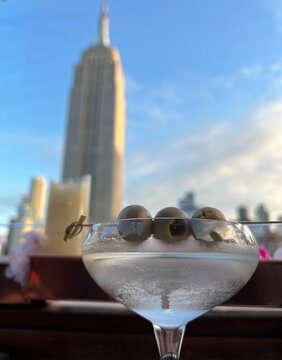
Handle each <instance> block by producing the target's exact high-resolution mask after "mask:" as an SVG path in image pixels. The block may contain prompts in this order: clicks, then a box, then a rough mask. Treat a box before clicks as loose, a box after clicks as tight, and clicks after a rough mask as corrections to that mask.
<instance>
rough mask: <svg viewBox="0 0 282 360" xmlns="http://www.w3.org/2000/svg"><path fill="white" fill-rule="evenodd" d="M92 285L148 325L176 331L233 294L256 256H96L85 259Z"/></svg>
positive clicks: (177, 254) (200, 254)
mask: <svg viewBox="0 0 282 360" xmlns="http://www.w3.org/2000/svg"><path fill="white" fill-rule="evenodd" d="M83 261H84V264H85V266H86V268H87V270H88V271H89V273H90V274H91V276H92V277H93V279H94V280H95V281H96V282H97V283H98V284H99V285H100V286H101V287H102V288H103V289H104V290H105V291H106V292H107V293H108V294H109V295H111V296H112V297H113V298H115V299H116V300H117V301H119V302H121V303H122V304H124V305H125V306H127V307H128V308H130V309H132V310H133V311H135V312H136V313H138V314H140V315H141V316H143V317H144V318H146V319H148V320H150V321H151V322H152V323H155V324H158V325H161V326H163V327H166V328H175V327H178V326H180V325H182V324H186V323H187V322H189V321H191V320H193V319H194V318H196V317H198V316H200V315H201V314H203V313H205V312H207V311H209V310H211V309H212V308H213V307H215V306H216V305H220V304H222V303H223V302H225V301H226V300H227V299H229V298H230V297H232V296H233V295H234V294H235V293H237V292H238V291H239V290H240V289H241V288H242V287H243V286H244V285H245V283H246V282H247V281H248V280H249V278H250V277H251V275H252V273H253V271H254V270H255V268H256V266H257V256H255V255H248V254H234V253H232V254H230V253H214V252H213V253H212V252H199V253H188V252H187V253H183V252H179V253H167V252H164V253H162V252H156V253H149V252H148V253H147V252H144V253H141V252H127V253H121V252H119V253H98V254H86V255H84V256H83Z"/></svg>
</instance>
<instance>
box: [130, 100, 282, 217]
mask: <svg viewBox="0 0 282 360" xmlns="http://www.w3.org/2000/svg"><path fill="white" fill-rule="evenodd" d="M281 120H282V99H277V100H275V101H272V102H269V103H264V104H260V105H259V106H258V107H257V108H256V109H255V110H253V111H252V113H250V114H248V115H246V120H245V125H244V128H243V129H242V128H241V129H240V130H238V128H236V126H234V124H232V123H231V122H228V121H225V122H220V123H216V124H215V125H210V127H206V128H202V127H201V125H199V127H198V129H197V130H195V129H194V130H193V132H189V128H187V127H186V128H184V129H183V133H182V136H181V137H177V138H175V137H173V136H172V137H171V138H170V140H167V141H165V142H164V143H163V145H162V146H161V147H160V146H156V145H154V144H150V145H146V147H142V148H137V149H136V150H135V151H133V152H132V153H131V154H129V156H128V160H127V183H126V191H125V203H126V204H128V203H140V204H143V205H145V206H147V207H148V209H150V210H151V211H152V212H153V213H155V212H156V211H158V210H159V209H160V208H162V207H164V206H168V205H177V201H178V200H179V198H180V197H182V196H183V195H184V193H185V192H187V191H191V190H193V191H195V193H196V196H197V201H198V203H200V204H209V205H211V206H216V207H219V208H220V209H222V210H223V211H225V212H226V213H227V214H228V215H229V216H234V210H235V208H236V207H237V206H238V205H240V204H247V205H250V206H255V205H256V204H258V203H261V202H264V203H265V204H266V205H267V207H268V208H270V209H271V210H272V214H273V216H274V214H275V215H276V214H277V213H279V212H280V213H282V141H281V134H282V121H281Z"/></svg>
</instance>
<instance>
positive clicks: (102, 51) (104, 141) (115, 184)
mask: <svg viewBox="0 0 282 360" xmlns="http://www.w3.org/2000/svg"><path fill="white" fill-rule="evenodd" d="M124 127H125V99H124V76H123V72H122V67H121V62H120V57H119V53H118V51H117V50H116V49H114V48H112V47H111V46H110V40H109V22H108V11H107V4H106V1H103V5H102V11H101V15H100V21H99V27H98V36H97V41H96V43H95V45H94V46H92V47H90V48H89V49H87V50H86V51H84V52H83V54H82V57H81V61H80V63H79V64H78V65H77V66H76V68H75V74H74V81H73V86H72V89H71V94H70V102H69V114H68V124H67V134H66V142H65V154H64V164H63V181H66V180H69V179H73V178H79V177H81V176H83V175H85V174H90V175H91V195H90V212H89V221H90V222H95V223H96V222H102V221H108V220H110V219H113V218H115V217H116V216H117V214H118V212H119V211H120V207H121V201H122V173H123V156H124Z"/></svg>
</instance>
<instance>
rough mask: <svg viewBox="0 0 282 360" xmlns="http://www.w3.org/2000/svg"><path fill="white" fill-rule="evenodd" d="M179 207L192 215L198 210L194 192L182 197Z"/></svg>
mask: <svg viewBox="0 0 282 360" xmlns="http://www.w3.org/2000/svg"><path fill="white" fill-rule="evenodd" d="M179 207H180V209H181V210H183V211H185V212H186V214H188V215H189V216H191V215H192V214H193V213H194V212H195V211H196V210H197V206H196V205H195V197H194V193H193V192H187V193H186V194H185V195H184V197H183V198H182V199H180V200H179Z"/></svg>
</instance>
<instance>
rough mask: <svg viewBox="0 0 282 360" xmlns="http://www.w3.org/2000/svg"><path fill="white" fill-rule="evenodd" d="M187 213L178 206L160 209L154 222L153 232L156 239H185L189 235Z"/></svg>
mask: <svg viewBox="0 0 282 360" xmlns="http://www.w3.org/2000/svg"><path fill="white" fill-rule="evenodd" d="M187 220H188V216H187V214H186V213H185V212H184V211H182V210H180V209H178V208H176V207H166V208H164V209H162V210H160V211H159V212H158V213H157V214H156V216H155V218H154V223H153V233H154V236H155V238H156V239H159V240H166V241H177V240H183V239H185V238H187V237H188V236H189V226H188V222H187Z"/></svg>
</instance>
